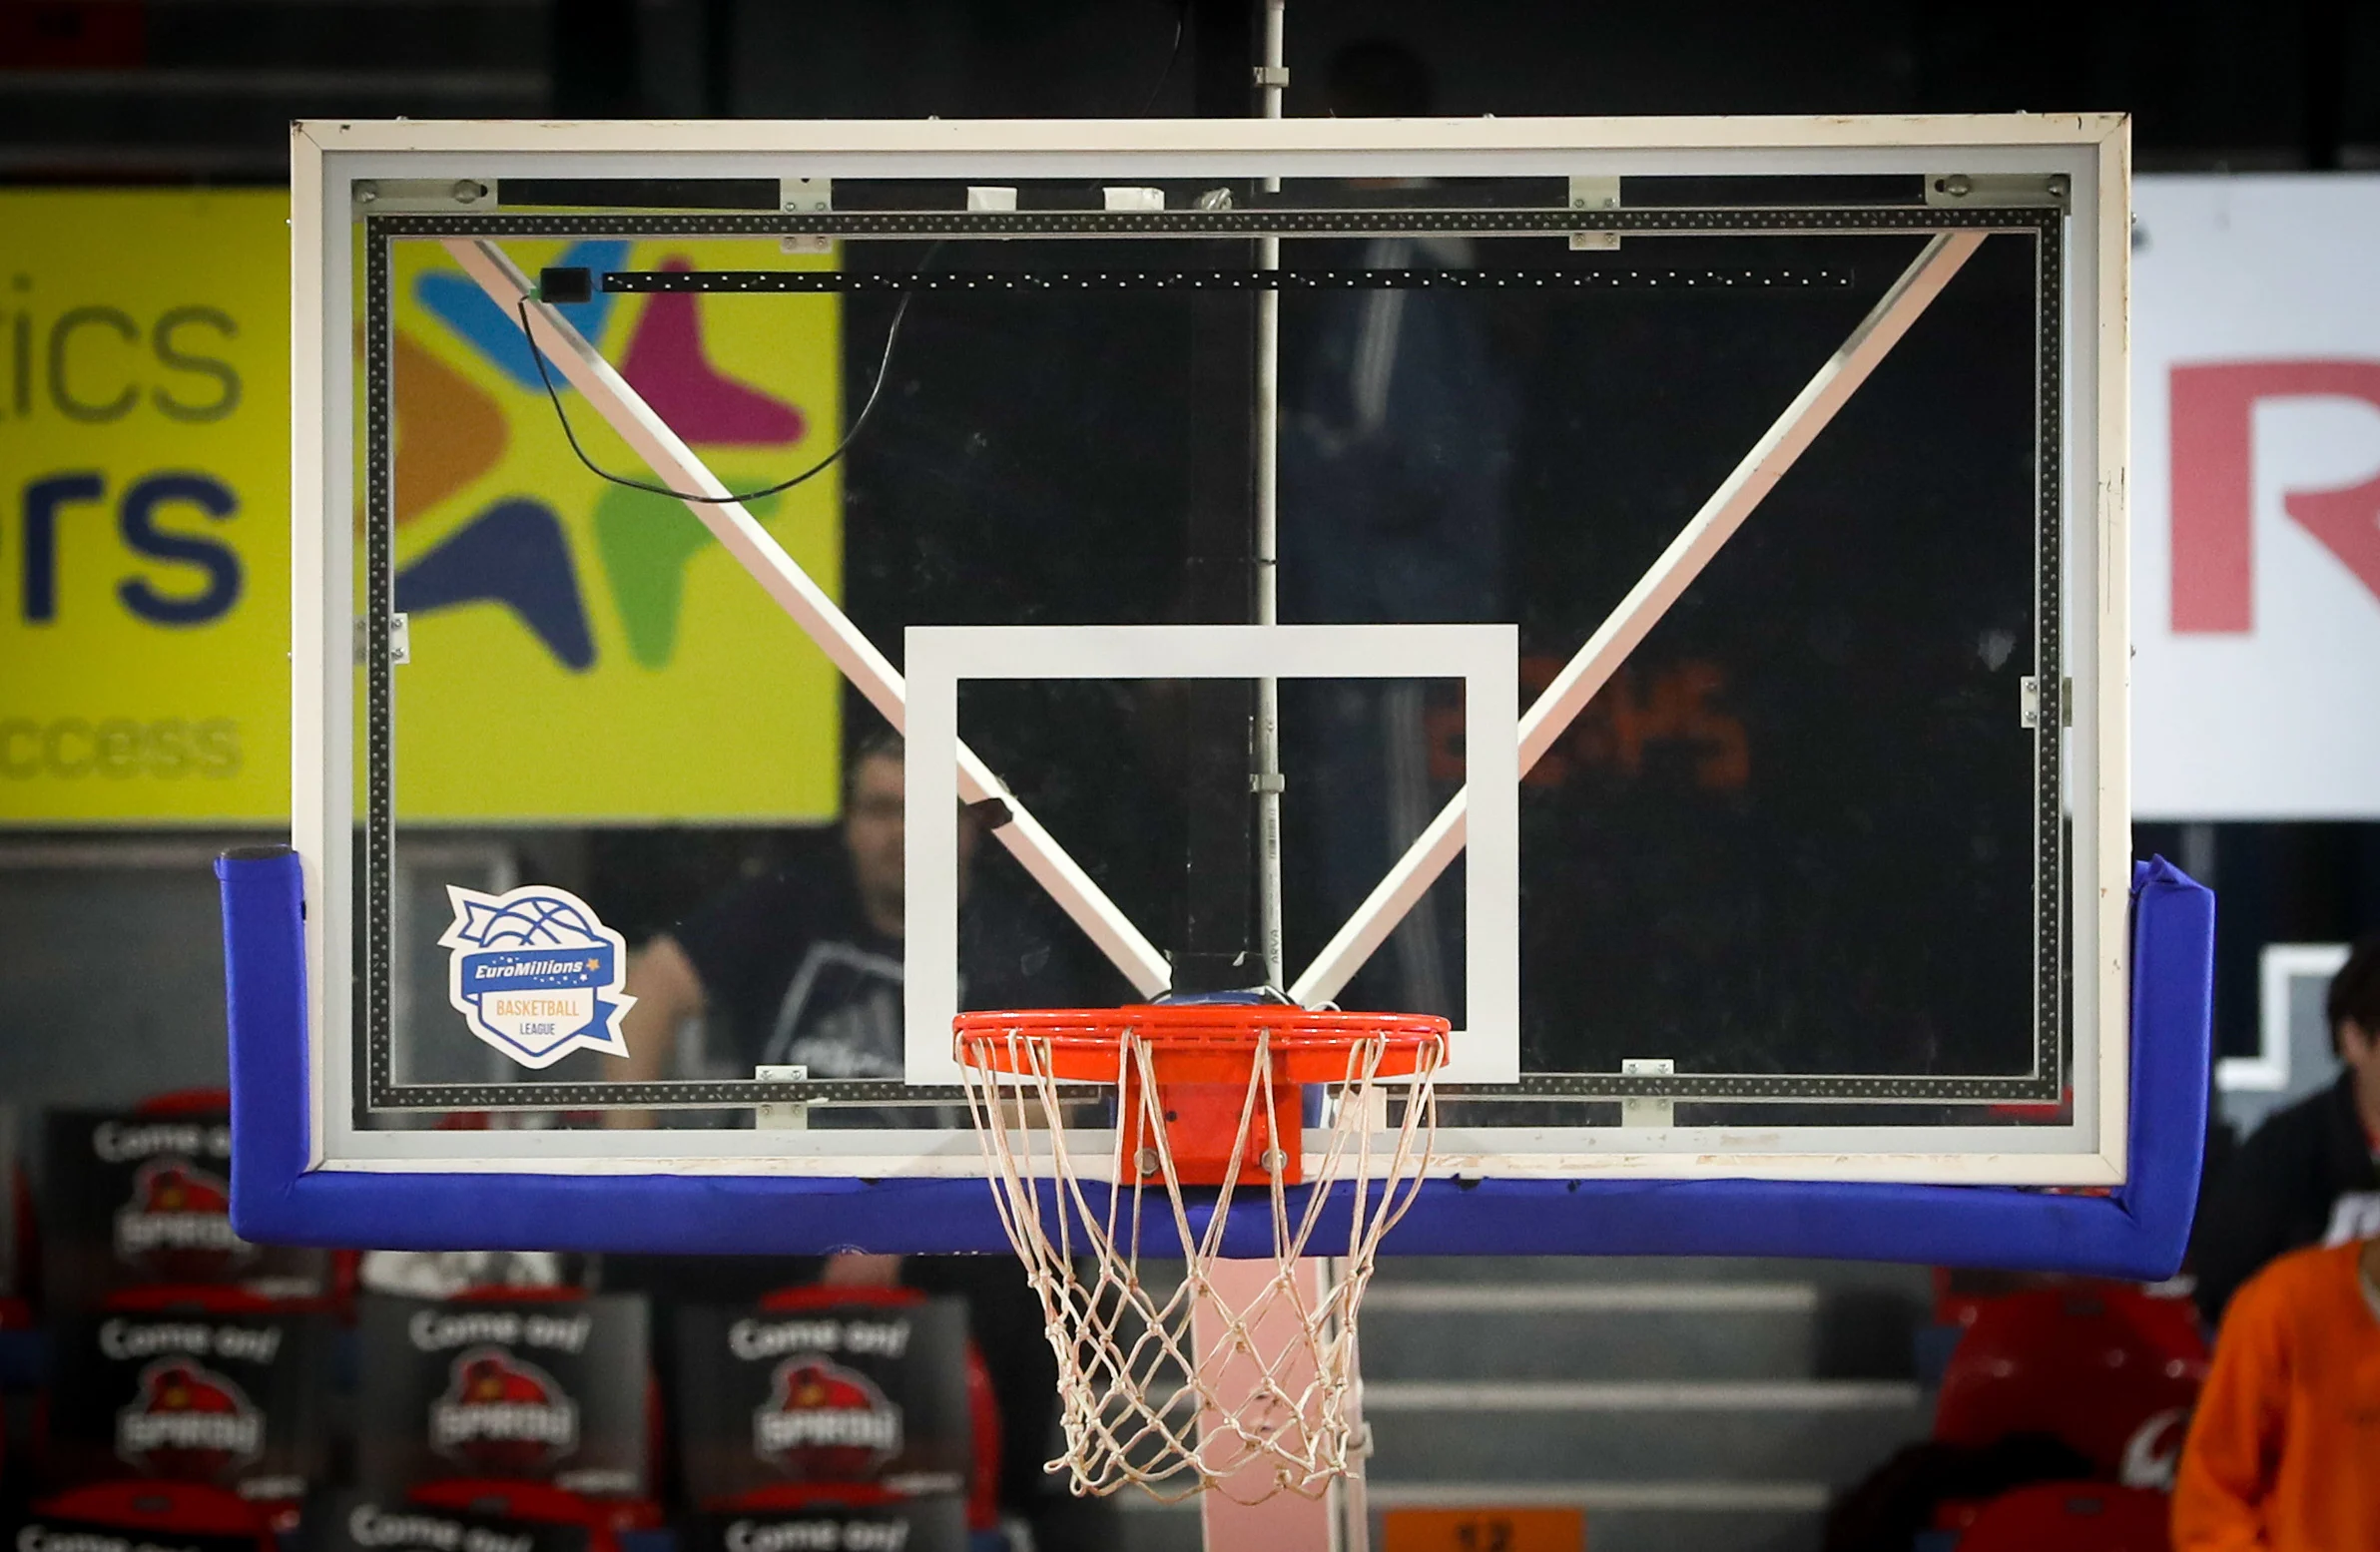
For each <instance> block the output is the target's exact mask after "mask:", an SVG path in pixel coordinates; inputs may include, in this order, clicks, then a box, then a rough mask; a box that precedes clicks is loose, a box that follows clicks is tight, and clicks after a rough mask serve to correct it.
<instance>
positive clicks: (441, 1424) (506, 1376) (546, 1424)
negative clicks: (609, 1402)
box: [429, 1347, 578, 1476]
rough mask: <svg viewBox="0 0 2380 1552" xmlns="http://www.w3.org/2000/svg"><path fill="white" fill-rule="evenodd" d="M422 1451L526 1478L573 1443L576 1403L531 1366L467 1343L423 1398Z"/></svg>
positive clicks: (479, 1469)
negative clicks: (425, 1435)
mask: <svg viewBox="0 0 2380 1552" xmlns="http://www.w3.org/2000/svg"><path fill="white" fill-rule="evenodd" d="M429 1442H430V1448H432V1449H434V1450H436V1451H437V1452H438V1453H439V1454H441V1455H444V1456H446V1457H447V1458H448V1459H450V1460H457V1461H461V1462H463V1463H464V1464H465V1465H468V1466H469V1467H471V1468H472V1469H473V1470H474V1471H475V1472H478V1473H481V1474H483V1475H487V1476H534V1475H537V1474H539V1473H541V1472H542V1471H543V1470H544V1469H545V1468H546V1467H548V1466H550V1465H552V1464H553V1463H554V1462H555V1461H557V1460H560V1459H561V1458H562V1457H563V1456H564V1455H567V1454H569V1453H570V1452H571V1451H572V1450H574V1449H576V1448H578V1403H577V1402H575V1401H573V1400H571V1399H570V1397H569V1395H568V1394H566V1393H565V1392H564V1391H563V1389H562V1387H561V1386H560V1385H558V1384H556V1383H554V1378H553V1376H552V1375H551V1374H548V1373H547V1372H545V1370H543V1369H541V1368H539V1367H538V1366H537V1365H536V1364H534V1363H524V1362H522V1361H521V1360H520V1359H519V1358H516V1357H514V1356H513V1355H512V1354H511V1353H509V1352H507V1351H505V1350H504V1349H503V1348H501V1347H473V1348H470V1349H468V1350H467V1351H464V1352H462V1353H460V1354H459V1355H457V1356H456V1358H455V1360H454V1364H453V1367H452V1368H450V1369H449V1370H448V1371H447V1381H446V1393H445V1394H443V1395H441V1396H439V1397H438V1398H437V1399H436V1400H435V1401H432V1402H431V1403H430V1408H429Z"/></svg>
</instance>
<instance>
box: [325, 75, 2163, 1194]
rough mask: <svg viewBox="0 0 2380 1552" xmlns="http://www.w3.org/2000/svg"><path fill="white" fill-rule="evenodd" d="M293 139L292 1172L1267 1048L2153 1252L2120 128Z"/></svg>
mask: <svg viewBox="0 0 2380 1552" xmlns="http://www.w3.org/2000/svg"><path fill="white" fill-rule="evenodd" d="M297 145H298V147H299V162H298V168H299V172H298V182H297V188H298V190H299V204H298V207H297V212H298V214H297V238H296V243H297V250H296V251H297V260H298V262H297V279H298V296H297V337H298V339H299V350H300V362H301V367H300V374H299V384H298V386H299V393H298V402H299V411H298V422H297V438H298V444H299V471H300V472H299V481H298V492H297V494H298V500H297V530H298V552H299V560H298V566H299V587H298V590H297V591H298V595H299V617H298V624H297V632H298V636H297V651H296V654H295V656H296V659H297V697H298V707H299V713H300V718H301V723H300V727H301V730H303V731H301V735H300V740H299V744H300V752H299V756H298V761H299V772H298V783H297V784H298V792H299V816H298V821H297V833H296V848H297V852H298V854H299V856H300V858H301V860H302V864H303V868H304V879H305V892H306V898H307V900H308V902H309V904H310V905H311V906H312V907H313V908H312V909H311V910H310V912H309V915H308V917H307V933H308V942H307V948H308V969H309V971H310V972H311V982H310V985H311V987H312V992H311V996H312V1001H311V1004H310V1006H309V1009H308V1015H307V1034H306V1038H307V1041H308V1049H309V1051H310V1052H311V1057H310V1060H311V1067H310V1069H309V1076H308V1078H307V1082H308V1084H309V1086H310V1089H309V1104H310V1105H311V1106H312V1107H313V1108H312V1110H311V1111H310V1114H311V1115H312V1116H313V1118H314V1125H315V1127H316V1131H315V1132H314V1134H313V1136H312V1140H311V1143H310V1149H311V1158H312V1161H313V1162H314V1164H315V1165H316V1166H317V1167H327V1168H333V1169H354V1170H359V1171H366V1172H383V1173H385V1172H397V1173H406V1172H413V1173H430V1174H435V1173H454V1172H458V1171H466V1170H492V1171H497V1172H513V1173H523V1172H532V1173H533V1172H538V1171H566V1172H575V1173H582V1174H587V1175H596V1176H600V1175H605V1174H611V1175H622V1174H647V1173H655V1172H659V1173H664V1174H680V1175H683V1174H694V1175H737V1174H752V1173H759V1174H764V1175H768V1176H794V1177H801V1176H818V1177H830V1178H855V1177H856V1178H868V1179H877V1178H907V1177H917V1178H933V1177H951V1178H964V1177H970V1176H973V1175H976V1174H979V1173H980V1171H981V1168H982V1164H981V1159H980V1157H979V1154H978V1152H977V1148H976V1144H975V1140H974V1138H973V1137H972V1136H971V1133H970V1129H969V1128H968V1127H967V1125H966V1123H965V1118H964V1115H963V1112H962V1111H961V1110H959V1109H957V1108H955V1107H956V1105H957V1100H956V1090H955V1087H954V1085H955V1082H956V1073H955V1069H954V1068H953V1066H952V1064H951V1060H950V1055H949V1049H950V1048H949V1042H948V1039H947V1029H948V1021H949V1017H950V1015H951V1014H953V1013H955V1012H957V1011H960V1010H962V1009H982V1008H993V1007H1026V1008H1049V1007H1065V1006H1105V1005H1113V1004H1115V1003H1118V1002H1123V1001H1130V1000H1136V999H1147V998H1152V997H1158V996H1163V995H1168V994H1181V993H1187V992H1213V991H1225V990H1232V989H1241V988H1266V989H1268V990H1269V992H1270V993H1271V994H1273V995H1278V996H1282V997H1285V998H1288V999H1290V1000H1293V1001H1297V1002H1300V1003H1303V1004H1306V1005H1309V1006H1318V1005H1323V1004H1326V1003H1329V1004H1335V1005H1337V1006H1341V1007H1344V1008H1350V1009H1378V1010H1396V1011H1406V1012H1424V1013H1436V1014H1443V1015H1445V1016H1447V1017H1448V1018H1450V1019H1451V1020H1452V1021H1453V1023H1454V1026H1455V1029H1456V1031H1457V1034H1456V1036H1455V1043H1454V1046H1453V1055H1452V1059H1451V1065H1450V1068H1449V1070H1448V1072H1447V1073H1446V1075H1445V1078H1446V1081H1445V1083H1444V1084H1443V1085H1442V1089H1441V1103H1442V1116H1441V1123H1440V1125H1441V1130H1440V1140H1439V1152H1440V1154H1441V1156H1442V1157H1443V1160H1444V1161H1445V1163H1444V1169H1445V1172H1446V1173H1448V1174H1450V1175H1454V1176H1460V1177H1463V1178H1464V1179H1465V1180H1471V1181H1477V1180H1507V1179H1508V1180H1513V1181H1530V1180H1571V1181H1576V1180H1578V1179H1581V1178H1603V1179H1614V1178H1619V1179H1624V1178H1645V1179H1660V1180H1668V1179H1683V1178H1721V1179H1741V1178H1746V1177H1752V1178H1767V1179H1776V1180H1786V1181H1795V1180H1801V1181H1834V1182H1863V1183H1954V1184H1960V1185H1974V1184H1998V1185H2013V1186H2031V1187H2068V1188H2074V1187H2114V1186H2118V1185H2120V1184H2122V1183H2123V1182H2124V1181H2125V1180H2126V1178H2127V1175H2126V1171H2127V1152H2126V1148H2127V1136H2126V1132H2127V1125H2128V1110H2129V1106H2130V1103H2131V1099H2132V1091H2133V1073H2132V1071H2131V1065H2130V1064H2131V1052H2130V1046H2129V1029H2130V1026H2129V1023H2128V1021H2127V991H2126V981H2125V976H2126V973H2127V970H2126V966H2127V948H2128V944H2127V931H2128V929H2127V916H2126V909H2127V893H2128V884H2129V879H2128V876H2127V872H2128V867H2129V862H2128V834H2127V828H2128V820H2127V814H2126V811H2125V806H2124V791H2125V784H2126V775H2125V763H2124V762H2125V753H2124V750H2125V699H2124V681H2123V672H2122V665H2123V660H2124V643H2125V623H2124V622H2125V613H2124V611H2125V595H2124V578H2123V574H2122V566H2121V557H2122V555H2123V553H2124V546H2123V542H2122V533H2123V521H2124V514H2123V499H2122V478H2121V471H2122V462H2123V451H2124V449H2123V437H2124V418H2123V344H2122V341H2123V304H2122V296H2123V274H2124V263H2125V252H2124V250H2125V244H2124V241H2123V240H2124V234H2125V222H2126V216H2125V210H2126V192H2125V190H2126V177H2127V171H2126V165H2125V160H2124V152H2123V129H2122V124H2121V121H2120V120H2114V119H2104V120H2102V119H2088V118H2085V119H2072V118H2070V119H2064V120H2058V119H2037V118H2008V119H1989V118H1979V119H1962V120H1941V121H1858V120H1829V121H1816V120H1811V121H1782V120H1780V121H1745V120H1731V121H1665V122H1654V121H1642V122H1639V121H1608V122H1606V121H1477V122H1475V121H1462V122H1456V121H1446V122H1437V121H1417V122H1400V123H1396V124H1388V123H1379V124H1365V123H1359V122H1354V121H1347V122H1337V121H1330V122H1314V123H1298V122H1292V123H1274V124H1269V125H1255V124H1175V125H1154V124H1138V125H1127V124H1070V125H1060V124H1046V125H1035V124H1015V125H996V126H995V125H942V124H928V125H905V126H903V125H880V126H836V125H779V126H752V125H720V126H694V127H689V126H676V127H671V126H646V125H632V124H620V125H607V126H601V127H593V126H581V127H568V126H564V127H528V126H476V127H466V126H437V125H420V124H411V125H392V126H391V125H381V126H373V125H348V124H339V125H310V126H301V127H300V130H299V133H298V137H297ZM309 352H310V353H309ZM307 362H311V363H312V364H313V365H314V366H316V367H318V372H317V373H316V374H314V375H312V376H309V375H308V374H307V372H306V370H305V363H307ZM903 730H905V733H906V737H905V739H904V738H902V737H901V736H900V735H901V733H902V731H903ZM490 855H494V856H497V857H498V858H500V862H499V865H497V866H496V867H494V868H493V869H492V870H491V868H490V867H489V865H488V863H487V858H488V857H489V856H490ZM455 856H469V857H471V858H473V859H474V865H473V867H472V868H471V869H470V870H469V876H468V877H465V876H464V875H463V874H462V873H457V874H456V876H455V877H453V878H452V879H442V878H440V877H438V876H437V867H438V865H439V862H438V859H441V858H449V857H455ZM491 873H492V875H494V876H495V877H497V879H498V881H501V882H503V883H504V884H505V885H506V888H504V889H501V890H497V889H494V888H493V887H492V886H491V885H490V883H489V879H490V877H491ZM449 883H450V884H451V885H452V886H453V887H452V888H451V889H444V888H442V886H443V885H445V884H449Z"/></svg>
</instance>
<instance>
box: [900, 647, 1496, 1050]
mask: <svg viewBox="0 0 2380 1552" xmlns="http://www.w3.org/2000/svg"><path fill="white" fill-rule="evenodd" d="M902 643H903V649H902V655H903V657H904V659H905V663H904V668H905V671H906V677H907V682H908V683H907V710H908V724H907V728H906V729H905V733H906V748H907V759H908V782H907V817H906V822H907V831H908V835H907V853H906V880H905V888H906V893H907V910H906V917H907V924H906V938H907V942H906V953H905V956H904V957H905V959H906V961H907V967H906V970H905V972H904V976H903V979H904V983H905V993H904V1000H905V1017H904V1032H905V1040H906V1046H907V1049H906V1051H905V1053H904V1054H905V1058H906V1077H907V1080H908V1081H909V1082H910V1083H918V1084H927V1083H937V1084H938V1083H956V1082H958V1081H959V1071H958V1063H957V1060H956V1059H955V1058H954V1057H953V1056H952V1054H951V1036H950V1021H951V1019H953V1018H954V1017H956V1016H957V1013H958V889H957V883H958V683H959V681H960V680H962V679H1024V680H1041V679H1048V680H1057V679H1246V680H1256V679H1264V678H1268V677H1269V678H1274V679H1460V680H1462V681H1463V733H1464V752H1465V753H1464V770H1465V779H1466V781H1467V788H1466V791H1467V799H1466V800H1467V803H1468V808H1469V811H1468V815H1467V822H1468V826H1469V839H1468V842H1467V845H1466V856H1467V857H1468V862H1467V865H1466V869H1465V873H1464V920H1465V923H1466V930H1465V933H1464V939H1465V949H1464V986H1465V1003H1466V1006H1467V1010H1468V1015H1469V1017H1468V1023H1469V1026H1470V1027H1468V1028H1466V1029H1462V1030H1458V1031H1456V1033H1455V1035H1454V1038H1453V1041H1452V1056H1451V1059H1450V1061H1449V1063H1448V1065H1447V1066H1446V1067H1445V1068H1444V1069H1442V1070H1441V1072H1440V1074H1439V1076H1440V1078H1441V1079H1442V1081H1445V1082H1450V1083H1515V1082H1518V1081H1519V1077H1520V778H1519V760H1520V755H1519V751H1520V728H1519V722H1520V719H1519V697H1520V691H1519V661H1520V643H1519V632H1518V629H1517V628H1516V627H1514V626H1510V625H1024V626H998V625H913V626H910V627H909V628H908V630H907V631H906V633H904V635H903V637H902ZM1290 776H1291V786H1290V793H1291V797H1290V799H1289V800H1291V801H1294V800H1295V793H1296V790H1297V787H1296V773H1294V772H1292V773H1290ZM1058 839H1059V840H1060V841H1061V842H1062V841H1063V840H1064V839H1065V837H1064V836H1062V835H1061V836H1059V837H1058ZM1146 925H1147V924H1143V926H1144V930H1145V928H1146ZM1329 925H1330V927H1331V928H1332V929H1334V930H1336V928H1337V927H1338V925H1339V924H1338V923H1337V922H1332V923H1330V924H1329ZM1291 968H1292V969H1293V971H1294V968H1295V967H1291Z"/></svg>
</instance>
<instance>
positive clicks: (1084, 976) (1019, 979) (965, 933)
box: [671, 835, 1122, 1078]
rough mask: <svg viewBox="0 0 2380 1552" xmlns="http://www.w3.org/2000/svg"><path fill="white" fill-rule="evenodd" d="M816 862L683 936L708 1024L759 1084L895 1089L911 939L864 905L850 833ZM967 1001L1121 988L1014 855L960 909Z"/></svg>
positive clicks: (716, 909)
mask: <svg viewBox="0 0 2380 1552" xmlns="http://www.w3.org/2000/svg"><path fill="white" fill-rule="evenodd" d="M825 838H826V839H827V840H828V841H829V842H830V843H829V844H827V845H825V846H822V847H821V848H820V850H819V851H818V853H817V854H816V855H815V856H810V857H806V858H804V859H802V860H800V861H797V862H795V863H793V864H791V865H789V866H787V867H784V868H782V869H780V870H778V871H776V872H773V873H767V874H763V875H762V876H760V877H757V878H751V879H747V880H746V881H744V882H743V883H741V884H738V885H737V886H735V887H734V888H732V889H730V890H728V891H727V892H726V893H724V894H722V895H720V896H719V897H718V898H716V899H714V900H712V901H710V902H709V903H707V904H705V905H703V906H702V907H701V908H699V909H697V910H696V911H694V912H693V913H692V914H690V915H688V916H687V917H686V918H685V919H684V920H682V921H681V922H679V923H678V925H677V926H676V927H675V928H674V929H673V930H672V933H671V935H672V936H673V937H675V938H676V939H677V940H678V946H679V947H680V948H683V949H684V950H685V951H686V957H687V958H688V959H689V960H691V961H692V962H693V964H694V968H695V972H696V973H697V974H698V975H700V976H701V977H702V982H703V991H704V997H705V1001H706V1004H707V1009H708V1016H709V1017H710V1019H711V1020H712V1021H713V1022H714V1023H715V1024H716V1025H717V1026H719V1027H720V1028H721V1029H723V1030H724V1033H725V1035H726V1039H725V1041H724V1042H723V1043H722V1044H715V1045H714V1049H715V1050H718V1049H721V1048H722V1045H723V1046H724V1049H726V1050H728V1051H732V1052H733V1053H734V1061H735V1063H736V1066H737V1068H738V1069H739V1070H740V1071H741V1072H743V1073H745V1074H749V1072H750V1070H751V1069H752V1068H753V1067H754V1066H757V1065H761V1064H764V1063H765V1064H772V1065H774V1064H781V1063H797V1064H800V1065H802V1066H806V1067H808V1068H809V1069H810V1076H812V1077H813V1078H897V1077H899V1076H900V1075H901V1067H902V1034H901V1009H900V991H901V940H900V939H899V938H896V937H893V936H891V935H889V934H887V933H884V932H880V931H878V930H877V929H876V928H875V927H874V926H872V925H871V924H870V923H869V920H868V915H867V912H865V911H864V910H862V909H861V907H860V893H859V886H858V884H857V882H856V880H855V879H854V878H853V876H852V865H851V858H850V855H849V853H847V852H846V851H845V850H844V848H843V845H842V842H841V837H840V835H830V836H827V837H825ZM958 939H959V943H958V963H959V998H960V1004H961V1006H963V1007H967V1008H1035V1007H1039V1008H1051V1007H1072V1006H1076V1005H1079V1004H1080V1003H1081V1002H1082V1001H1083V1000H1084V999H1085V998H1086V997H1087V998H1089V999H1091V1000H1092V1001H1094V1002H1096V1003H1112V1002H1115V1001H1117V1000H1119V999H1120V997H1121V995H1122V982H1121V980H1120V979H1119V978H1117V977H1115V976H1114V974H1113V972H1112V971H1106V972H1105V973H1102V971H1104V966H1103V965H1102V966H1094V965H1090V964H1087V963H1086V962H1085V961H1086V959H1087V958H1088V957H1090V946H1089V944H1088V942H1087V940H1085V939H1084V938H1083V937H1082V935H1081V933H1080V932H1079V931H1078V930H1076V928H1075V927H1074V926H1073V924H1072V923H1071V922H1068V921H1067V920H1066V919H1065V918H1064V917H1063V916H1061V915H1059V914H1058V912H1057V909H1056V907H1055V906H1054V905H1051V904H1050V903H1049V902H1048V901H1047V900H1046V899H1045V898H1044V897H1042V896H1041V894H1040V891H1039V890H1038V889H1037V888H1036V887H1035V886H1034V885H1033V884H1032V882H1031V880H1030V879H1027V878H1025V877H1024V875H1023V873H1022V870H1021V869H1019V868H1017V867H1016V865H1015V864H1014V863H1013V862H1012V861H1010V860H1009V859H1008V857H1007V856H1006V855H1005V853H996V852H994V851H993V850H992V849H990V848H987V850H986V853H985V854H984V855H983V856H981V857H979V858H978V859H977V861H976V864H975V870H974V876H973V878H972V879H971V881H970V888H969V890H968V897H967V901H966V904H965V905H964V906H963V907H962V908H961V910H960V911H959V921H958Z"/></svg>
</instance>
